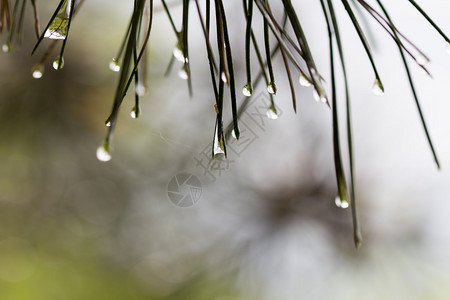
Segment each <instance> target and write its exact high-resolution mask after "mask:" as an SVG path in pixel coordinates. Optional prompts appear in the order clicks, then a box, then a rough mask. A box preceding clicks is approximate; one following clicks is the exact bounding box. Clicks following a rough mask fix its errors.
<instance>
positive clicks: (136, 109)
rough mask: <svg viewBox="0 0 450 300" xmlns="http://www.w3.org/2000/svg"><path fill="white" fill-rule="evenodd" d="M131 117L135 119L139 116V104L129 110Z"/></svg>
mask: <svg viewBox="0 0 450 300" xmlns="http://www.w3.org/2000/svg"><path fill="white" fill-rule="evenodd" d="M130 114H131V117H132V118H133V119H137V118H139V116H140V115H141V109H140V108H139V106H135V107H133V109H132V110H131V113H130Z"/></svg>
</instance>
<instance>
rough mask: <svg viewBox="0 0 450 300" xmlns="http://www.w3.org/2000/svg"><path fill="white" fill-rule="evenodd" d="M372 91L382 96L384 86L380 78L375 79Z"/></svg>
mask: <svg viewBox="0 0 450 300" xmlns="http://www.w3.org/2000/svg"><path fill="white" fill-rule="evenodd" d="M372 91H373V93H374V94H375V95H377V96H384V87H383V84H382V83H381V81H380V80H378V78H377V79H375V82H374V84H373V87H372Z"/></svg>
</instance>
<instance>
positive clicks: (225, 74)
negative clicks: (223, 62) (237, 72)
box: [220, 72, 228, 83]
mask: <svg viewBox="0 0 450 300" xmlns="http://www.w3.org/2000/svg"><path fill="white" fill-rule="evenodd" d="M220 78H221V79H222V81H223V82H224V83H228V74H227V73H226V72H222V74H220Z"/></svg>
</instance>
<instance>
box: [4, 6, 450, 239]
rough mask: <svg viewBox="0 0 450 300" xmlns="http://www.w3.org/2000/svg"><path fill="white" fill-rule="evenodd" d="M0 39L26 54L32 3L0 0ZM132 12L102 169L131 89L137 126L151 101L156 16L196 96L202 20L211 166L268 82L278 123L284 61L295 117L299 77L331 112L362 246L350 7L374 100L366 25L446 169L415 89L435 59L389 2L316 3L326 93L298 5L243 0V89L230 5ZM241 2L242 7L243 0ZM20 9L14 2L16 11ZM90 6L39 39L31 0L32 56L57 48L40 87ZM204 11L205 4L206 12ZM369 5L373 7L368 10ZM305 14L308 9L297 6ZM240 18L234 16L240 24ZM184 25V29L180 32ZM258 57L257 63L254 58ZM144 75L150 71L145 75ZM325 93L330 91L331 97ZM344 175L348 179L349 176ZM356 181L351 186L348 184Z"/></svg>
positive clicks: (341, 194) (116, 67)
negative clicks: (345, 34)
mask: <svg viewBox="0 0 450 300" xmlns="http://www.w3.org/2000/svg"><path fill="white" fill-rule="evenodd" d="M0 1H1V2H0V5H1V6H0V31H6V32H7V40H6V42H5V43H4V44H3V46H2V50H3V51H4V52H10V51H11V49H12V48H13V47H14V46H15V45H20V44H21V41H22V30H23V23H24V16H25V11H26V9H27V3H28V0H16V1H14V0H0ZM133 1H134V6H133V12H132V15H131V18H130V22H129V25H128V27H127V29H126V33H125V36H124V38H123V41H122V43H121V46H120V47H119V51H118V53H117V55H116V57H114V58H113V59H112V61H111V63H110V66H109V67H110V69H111V70H112V71H114V72H118V73H119V79H118V84H117V89H116V93H115V96H114V101H113V107H112V110H111V113H110V115H109V117H108V118H107V120H106V122H105V124H106V126H107V134H106V137H105V140H104V141H103V142H102V143H101V146H100V147H99V148H98V149H97V157H98V159H99V160H101V161H108V160H110V159H111V143H112V138H113V133H114V129H115V127H116V124H117V119H118V114H119V110H120V107H121V104H122V102H123V100H124V98H125V96H126V94H127V92H128V91H129V90H130V87H132V86H133V87H134V99H135V105H134V108H133V109H132V111H131V116H132V117H133V118H138V117H139V115H140V102H139V98H140V97H141V96H142V95H144V94H145V93H146V90H147V84H146V81H147V78H146V72H145V69H146V68H145V67H144V66H145V65H146V63H147V59H146V53H147V51H146V49H147V48H148V47H147V46H148V44H149V37H150V34H151V31H152V22H153V16H154V13H155V12H156V11H164V12H165V13H166V14H167V17H168V18H169V21H170V25H171V27H172V29H173V34H174V36H175V37H176V41H177V42H176V45H175V47H174V50H173V56H172V58H171V61H170V63H169V67H168V71H170V69H171V68H172V66H173V64H174V62H175V61H178V62H180V63H181V69H180V71H179V73H178V74H179V76H180V77H181V78H183V79H185V80H186V81H187V87H188V90H189V93H190V94H192V83H191V67H190V61H189V24H190V18H195V19H197V20H198V21H199V22H200V24H201V28H202V34H203V41H204V46H205V48H206V56H207V59H208V67H209V71H210V77H211V85H212V88H213V92H214V99H215V103H214V106H215V111H216V121H215V130H214V137H213V146H212V149H211V151H212V157H213V158H214V157H216V156H217V155H225V156H226V154H227V150H226V141H227V139H228V138H230V136H233V137H234V138H236V139H239V135H240V133H239V117H240V115H241V114H242V113H243V111H244V110H245V109H246V106H247V104H248V103H249V99H250V97H251V96H252V93H253V89H254V87H255V86H256V85H257V84H259V83H260V81H263V82H264V83H265V85H266V87H267V93H268V94H269V96H270V101H271V105H270V106H269V107H268V110H267V116H268V117H269V118H272V119H275V118H277V110H276V105H275V102H274V97H273V95H275V94H276V93H277V86H276V83H275V76H274V70H273V69H274V68H273V66H272V58H273V56H274V55H277V54H278V53H280V54H281V56H282V61H283V67H284V69H285V71H286V75H287V80H288V83H289V86H290V90H291V96H292V106H293V110H294V111H296V109H297V104H296V94H295V80H294V79H293V78H294V77H295V78H298V81H299V84H300V85H301V86H304V87H312V89H313V95H314V98H315V99H316V101H318V102H323V103H325V104H326V105H328V106H329V107H330V108H331V110H332V120H333V122H332V123H333V145H334V161H335V170H336V180H337V190H338V191H337V197H336V204H337V205H338V206H340V207H343V208H347V207H349V206H350V207H351V209H352V216H353V225H354V240H355V244H356V246H359V245H360V243H361V236H360V230H359V225H358V220H357V213H356V196H355V188H354V178H353V177H354V176H353V164H354V163H353V151H352V148H353V147H352V130H351V127H352V126H351V110H350V92H349V90H350V87H349V85H350V82H348V79H347V72H348V70H347V69H346V64H345V60H344V51H345V45H344V44H343V43H342V39H341V32H340V27H339V20H338V17H337V15H336V13H335V11H336V10H335V6H336V5H343V7H344V8H345V11H346V13H347V17H348V18H349V19H350V20H351V23H352V24H353V27H354V30H355V33H356V34H357V36H358V37H359V40H360V42H361V44H362V45H363V48H364V51H365V53H366V54H367V59H368V60H369V61H370V64H371V67H372V70H373V74H374V85H373V91H374V93H375V94H377V95H383V94H384V88H383V83H382V78H381V77H380V75H379V72H378V69H377V64H376V61H375V58H374V56H373V54H372V51H371V47H370V45H369V42H368V39H367V38H366V34H367V33H366V32H365V30H364V28H363V26H361V24H360V21H359V20H360V18H361V17H369V18H373V19H374V20H375V21H376V23H378V25H379V27H380V29H382V30H383V31H385V32H386V34H388V35H389V36H390V37H391V38H392V39H393V41H394V42H395V44H396V45H397V47H398V50H399V53H400V56H401V59H402V61H403V64H404V68H405V71H406V75H407V79H408V81H409V84H410V88H411V91H412V96H413V98H414V101H415V105H416V106H417V109H418V111H419V115H420V119H421V122H422V124H423V128H424V130H425V133H426V137H427V140H428V143H429V145H430V148H431V151H432V154H433V156H434V159H435V162H436V164H437V166H438V168H439V161H438V158H437V155H436V151H435V149H434V147H433V143H432V141H431V138H430V134H429V132H428V129H427V126H426V123H425V119H424V116H423V114H422V110H421V108H420V104H419V99H418V97H417V93H416V88H415V86H414V82H413V78H412V75H411V71H410V66H409V63H408V60H409V61H412V62H414V63H416V64H417V65H418V66H419V67H420V68H422V69H423V70H424V71H425V72H426V73H428V74H429V72H428V70H427V68H426V63H427V62H428V61H429V59H428V57H427V56H426V55H425V54H424V52H422V51H421V50H420V49H419V48H418V47H416V46H415V45H414V43H413V42H412V41H410V40H409V39H408V38H407V37H406V36H405V35H403V34H402V33H401V31H399V30H398V28H397V27H396V25H395V23H394V21H393V19H392V18H391V16H390V15H389V13H388V11H387V9H386V8H385V6H384V4H383V2H382V1H381V0H373V1H366V0H334V1H333V0H316V1H319V2H320V5H321V8H322V11H323V17H324V22H325V23H326V25H327V30H328V40H329V43H328V44H329V55H330V71H331V72H330V74H331V78H330V79H329V80H327V81H328V82H330V86H325V80H324V78H323V77H322V76H321V75H320V71H319V70H318V69H317V67H316V63H315V61H314V57H313V53H312V52H311V50H310V47H309V45H308V39H307V33H305V32H304V30H303V27H302V23H301V20H300V18H299V16H298V15H297V13H296V9H295V7H294V5H293V3H292V1H291V0H270V1H269V0H242V8H243V10H242V13H243V16H244V18H245V21H246V27H245V31H244V30H243V31H242V32H239V34H242V39H244V40H245V49H243V51H241V53H242V52H244V53H245V62H246V67H245V73H246V82H244V83H240V84H239V83H237V82H236V79H235V73H236V70H235V68H234V65H233V55H234V54H235V53H236V51H235V52H233V51H232V47H231V44H230V34H231V33H230V32H229V30H228V22H229V18H228V17H229V16H230V13H229V12H227V11H226V9H225V6H224V3H223V2H224V0H212V1H211V0H203V1H200V0H178V1H172V2H171V3H166V0H158V1H157V2H158V3H155V1H153V0H133ZM235 1H239V0H235ZM404 1H405V5H412V6H413V7H414V8H415V9H416V10H417V12H418V14H420V15H422V16H423V17H424V18H425V19H426V20H427V21H428V22H429V24H430V25H431V26H432V27H433V28H434V29H435V30H436V32H437V34H438V35H440V36H441V37H442V38H443V39H444V40H445V41H446V42H447V43H448V44H449V46H450V39H449V38H448V37H447V36H446V35H445V34H444V32H443V31H442V30H441V29H440V28H439V27H438V26H437V25H436V24H435V22H433V20H432V19H431V18H430V17H429V16H428V15H427V14H426V12H425V11H424V10H423V9H422V8H421V7H420V6H419V5H418V4H417V2H416V1H414V0H404ZM11 2H14V3H11ZM83 2H84V0H61V1H60V2H59V4H58V6H57V7H56V9H55V12H54V14H53V15H52V17H51V18H50V20H48V22H47V25H46V27H45V28H44V30H43V31H41V30H40V22H39V13H38V7H37V0H31V7H32V9H33V16H34V31H35V34H36V37H37V42H36V45H35V47H34V49H33V50H32V54H34V52H35V50H36V49H37V48H38V47H42V46H41V45H42V42H43V40H44V39H45V38H48V39H50V40H51V42H50V43H49V45H48V49H47V50H46V51H45V52H44V54H43V56H42V57H41V59H40V60H39V61H38V63H37V64H36V65H35V66H34V67H33V69H32V75H33V77H34V78H41V77H42V76H43V74H44V65H45V62H46V61H47V59H48V58H49V56H50V55H51V54H52V52H53V50H54V49H55V48H56V46H57V45H58V43H60V44H61V47H60V52H59V54H57V55H56V58H55V59H54V61H53V68H54V69H55V70H60V69H61V68H63V66H64V49H65V47H66V43H67V41H68V37H69V33H70V27H71V24H72V21H73V18H74V16H75V15H76V13H77V11H78V10H79V9H80V7H81V6H82V4H83ZM200 2H201V3H200ZM369 2H370V3H369ZM173 5H177V6H180V5H181V6H182V14H181V18H182V19H181V22H175V21H176V20H174V19H173V17H172V15H173V14H172V13H171V7H173ZM275 6H276V8H277V11H278V8H282V12H283V15H281V16H276V14H275V13H273V11H272V7H275ZM298 6H300V4H299V5H298ZM255 14H260V15H261V16H262V22H263V24H257V25H256V26H261V25H262V26H263V28H264V30H263V37H262V40H263V44H262V45H260V44H258V39H257V37H256V36H255V33H254V31H253V28H254V26H255V24H254V15H255ZM233 17H235V16H233ZM176 23H179V24H181V26H180V27H177V26H176ZM252 49H253V54H252ZM335 57H336V61H338V62H339V65H340V68H341V74H342V75H343V78H344V86H343V89H345V99H343V101H345V105H346V112H345V118H346V133H347V134H346V136H347V139H346V143H341V140H340V137H339V135H340V132H341V131H340V129H339V126H338V124H340V123H339V121H338V120H339V117H340V116H339V115H338V110H337V103H338V99H337V93H336V89H337V86H336V63H335ZM253 59H256V61H257V63H258V70H257V72H256V73H257V75H256V76H253V75H252V71H253V70H252V67H251V66H252V64H251V61H252V60H253ZM143 70H144V71H143ZM226 89H228V90H229V95H230V96H229V99H228V100H229V101H230V105H231V113H232V123H231V124H230V125H229V126H228V127H226V128H224V126H223V108H224V100H226V101H228V100H227V99H224V98H225V97H224V95H225V94H226V93H225V91H226ZM240 90H242V93H243V97H244V98H243V100H242V101H240V102H239V103H240V105H238V101H237V97H238V91H240ZM327 90H329V92H328V93H327ZM342 144H345V147H346V150H347V151H346V153H348V156H349V160H348V161H349V163H348V165H347V166H345V165H343V160H342V158H341V157H342V152H343V151H342V149H341V148H342ZM346 174H347V175H348V176H346ZM346 177H349V181H347V180H346Z"/></svg>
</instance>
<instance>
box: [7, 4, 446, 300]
mask: <svg viewBox="0 0 450 300" xmlns="http://www.w3.org/2000/svg"><path fill="white" fill-rule="evenodd" d="M125 2H130V3H125ZM131 2H132V1H110V0H108V1H106V0H102V1H100V0H97V1H86V3H85V5H84V7H83V9H82V10H81V11H80V13H79V14H78V16H77V18H76V19H75V21H74V23H73V27H72V31H71V34H70V39H69V41H68V47H67V50H66V56H65V61H66V63H65V67H64V69H63V70H61V71H58V72H56V71H54V70H52V68H51V60H52V59H50V61H49V62H48V63H47V65H46V68H47V70H46V72H45V75H44V77H43V78H42V79H40V80H36V79H33V78H32V76H31V72H30V69H31V68H32V66H33V65H34V64H35V63H36V61H37V57H33V58H30V56H29V53H30V50H31V48H32V46H33V44H34V42H35V39H34V36H33V34H32V23H31V22H28V23H27V24H25V31H26V35H25V38H24V44H23V45H22V47H20V48H17V47H16V48H14V49H13V52H12V53H9V54H5V53H2V54H1V55H0V66H1V67H0V70H1V71H0V139H1V141H0V299H2V300H16V299H33V300H34V299H37V300H39V299H46V300H48V299H213V300H232V299H243V300H246V299H387V300H388V299H396V300H398V299H430V300H435V299H436V300H437V299H448V298H449V297H450V256H449V254H448V253H450V226H449V225H450V221H448V216H450V205H449V200H450V184H449V182H450V172H449V171H448V170H449V166H450V142H449V139H448V132H449V130H450V120H449V118H448V114H449V112H450V105H449V91H448V89H449V85H448V83H449V82H450V56H448V55H447V53H446V44H445V42H444V41H443V40H442V39H441V38H440V37H439V36H438V35H437V33H436V32H435V31H433V30H432V28H431V27H430V26H429V24H428V23H427V22H426V21H425V20H424V19H423V18H422V17H421V16H420V15H419V14H418V13H417V12H416V11H415V10H414V9H413V8H412V7H411V6H410V5H409V4H408V1H406V0H405V1H400V0H399V1H389V3H386V6H387V7H388V8H389V9H390V11H391V15H392V17H393V18H394V21H396V23H397V24H398V27H399V28H400V29H401V31H402V32H403V33H404V34H405V35H406V36H408V37H410V38H411V39H412V40H413V41H414V42H415V43H416V44H417V45H418V46H419V47H420V48H422V49H423V50H424V51H425V53H427V54H428V55H429V56H430V57H431V59H432V61H431V63H430V64H429V65H428V67H429V69H430V71H431V73H432V74H433V79H431V78H429V77H428V76H426V75H424V74H422V73H421V72H420V70H419V69H418V68H417V67H415V66H413V67H412V69H413V75H414V80H415V82H416V85H417V88H418V94H419V97H420V99H421V103H422V105H423V110H424V113H425V117H426V119H427V122H428V125H429V129H430V131H431V135H432V139H433V141H434V143H435V146H436V148H437V152H438V155H439V158H440V160H441V165H442V170H440V171H438V170H437V169H436V167H435V165H434V164H433V159H432V156H431V152H430V150H429V149H428V145H427V143H426V138H425V134H424V132H423V130H422V128H421V123H420V120H419V115H418V113H417V109H416V107H415V104H414V102H413V101H414V100H413V98H412V95H411V92H410V90H409V89H408V83H407V78H406V74H405V72H404V70H403V69H402V65H401V60H400V56H399V54H398V51H397V49H396V45H395V44H394V43H393V42H392V41H391V40H390V38H389V37H388V36H387V35H386V34H385V33H384V32H382V30H380V29H379V27H378V26H377V24H375V23H374V22H372V21H370V20H369V21H368V25H369V26H370V27H371V28H372V31H371V36H370V37H371V42H372V45H373V46H374V51H375V56H376V61H377V63H378V65H379V68H380V73H381V76H382V78H384V85H385V88H386V95H385V96H384V97H377V96H375V95H374V94H373V93H372V92H371V88H372V84H373V79H374V78H373V75H372V73H371V70H370V65H369V62H368V60H367V58H366V56H365V55H364V52H363V48H362V47H361V45H360V44H359V43H358V39H357V36H356V34H355V32H354V30H353V29H352V28H351V24H349V20H348V18H347V16H346V15H345V11H343V9H342V7H341V5H340V2H339V1H335V2H336V7H338V17H339V20H340V23H341V26H342V35H343V38H344V41H345V46H344V47H345V57H346V60H347V63H348V69H349V78H350V82H351V96H352V101H353V120H354V128H353V131H354V143H355V145H354V147H355V162H356V170H355V172H356V183H357V195H358V199H359V203H358V208H359V215H360V220H361V224H362V233H363V238H364V245H363V247H362V248H361V249H359V250H355V249H354V247H353V242H352V231H351V230H352V229H351V216H350V211H349V210H343V209H340V208H338V207H336V206H335V204H334V196H335V193H336V186H335V179H334V167H333V153H332V138H331V111H330V110H329V109H328V108H327V107H326V106H325V105H323V104H318V103H316V102H315V101H314V100H313V98H312V90H311V89H306V88H301V87H300V86H298V90H297V92H298V113H297V114H294V112H293V110H292V104H291V100H290V93H289V89H288V86H287V84H286V78H285V74H284V73H283V71H282V70H281V69H278V70H277V72H276V77H277V78H278V80H277V81H278V82H277V85H278V90H279V93H278V95H277V96H276V97H275V100H276V103H277V105H278V107H279V109H280V112H282V113H280V116H279V118H278V119H277V120H269V119H264V123H263V125H262V126H259V127H257V126H256V125H254V124H253V123H252V122H253V121H252V120H253V119H252V116H253V117H255V115H252V114H251V112H256V111H257V110H258V109H260V110H261V111H264V101H265V99H266V98H265V97H264V96H263V94H261V93H262V92H263V91H264V87H262V86H259V87H258V88H257V89H256V91H255V95H257V97H255V102H253V104H252V105H251V106H250V108H249V113H248V114H246V115H244V117H243V121H244V123H246V124H247V125H248V127H246V129H247V131H246V132H244V133H243V136H244V137H248V138H250V137H253V139H252V140H251V142H248V143H247V144H246V145H243V144H240V145H239V144H236V142H234V143H235V144H232V146H231V148H233V149H238V151H235V152H232V151H230V155H229V158H228V163H227V164H223V163H221V164H215V165H212V166H211V168H210V169H208V170H209V172H210V173H208V172H205V170H204V169H203V168H202V167H201V166H200V165H199V160H201V161H202V162H205V163H207V158H206V156H205V155H204V154H203V153H204V150H205V149H209V148H207V147H208V145H210V143H211V140H212V137H213V130H214V122H215V113H214V108H213V104H214V102H213V94H212V90H211V87H210V85H209V82H210V79H209V75H208V68H207V62H206V56H205V49H204V44H203V43H202V42H201V32H200V30H199V24H198V21H197V19H196V17H195V16H196V15H195V14H194V11H192V20H191V27H192V34H191V49H190V52H191V55H192V57H191V64H192V68H193V71H192V80H193V83H194V96H193V97H192V98H189V96H188V92H187V88H186V84H185V82H184V81H183V80H181V79H180V78H178V76H177V71H178V69H177V68H179V67H180V66H177V65H175V67H174V70H173V71H172V73H171V74H170V75H169V76H168V77H167V78H164V77H163V74H164V72H165V69H166V66H167V63H168V62H169V59H170V55H171V52H172V49H173V46H174V45H175V43H176V40H175V38H174V36H173V33H172V32H171V30H170V27H169V23H168V21H167V17H166V15H165V14H164V13H163V12H161V10H160V8H159V9H158V10H159V12H157V13H156V15H155V20H154V28H153V33H152V38H151V41H150V57H149V64H148V72H149V82H148V94H147V95H146V96H145V97H143V99H142V117H141V118H139V119H138V120H133V119H131V117H130V110H131V108H132V107H133V104H134V103H133V99H132V98H131V97H130V98H127V99H126V100H125V102H124V104H123V106H122V111H121V115H120V119H119V124H118V127H117V132H116V135H115V139H114V152H113V159H112V161H110V162H108V163H102V162H99V161H98V160H97V159H96V157H95V150H96V148H97V146H98V145H99V144H100V143H101V141H102V140H103V138H104V135H105V133H106V128H105V126H104V121H105V119H106V117H107V116H108V113H109V111H110V109H111V106H112V100H113V96H114V91H115V84H116V82H117V79H118V78H117V74H115V73H112V72H111V71H110V70H109V69H108V64H109V61H110V59H111V58H112V57H113V56H115V55H116V51H117V49H118V47H119V45H120V42H121V39H122V36H123V34H124V32H125V28H126V25H127V22H128V18H129V16H130V14H131V9H132V6H131ZM417 2H418V3H419V4H420V5H422V7H423V8H424V9H425V10H426V11H427V12H429V14H430V15H431V16H432V17H433V19H434V20H435V21H436V23H437V24H440V25H441V27H442V29H444V31H446V32H450V22H449V19H448V14H449V13H450V3H449V2H448V1H444V0H433V1H425V0H423V1H417ZM56 3H57V1H46V2H45V3H40V5H41V11H40V15H41V19H42V23H45V22H46V20H48V18H49V17H50V15H51V13H52V7H55V6H56ZM155 3H156V5H157V6H158V7H160V3H159V2H158V1H156V2H155ZM171 3H174V6H173V8H174V10H173V12H174V15H175V16H179V14H180V12H181V7H180V6H179V5H177V1H172V2H171ZM272 6H273V7H274V9H277V6H276V4H275V3H274V4H272ZM296 6H297V7H298V14H299V17H300V20H301V22H302V24H303V25H304V27H305V31H306V33H307V36H308V38H309V40H310V43H311V48H312V50H313V53H314V55H315V58H316V60H317V63H318V65H319V70H321V72H322V73H323V76H324V77H325V78H328V76H329V72H328V64H329V62H328V54H327V51H328V46H327V37H326V27H325V23H324V19H323V16H322V14H321V10H320V6H319V1H298V2H296ZM192 8H194V7H192ZM226 9H227V11H228V12H229V21H230V34H231V36H232V43H233V48H234V49H233V50H234V53H235V54H234V55H235V65H236V69H238V70H240V71H239V72H238V74H237V76H238V81H237V82H238V86H240V85H241V84H242V85H243V84H244V81H245V74H244V71H243V70H244V63H243V53H244V47H243V42H242V40H243V31H242V28H243V27H242V26H243V24H244V20H243V17H242V13H241V11H242V8H241V3H240V1H227V3H226ZM28 16H29V17H30V18H31V15H28ZM255 20H256V21H255V22H259V21H260V20H261V18H260V17H257V18H256V19H255ZM261 27H262V26H261ZM257 31H258V30H257ZM1 38H2V41H5V39H6V35H5V33H3V35H2V36H1ZM40 54H42V53H40ZM40 54H38V57H39V55H40ZM55 56H56V54H55ZM51 58H52V57H51ZM275 62H276V64H279V65H280V64H281V60H280V57H277V58H276V59H275ZM339 80H340V81H342V78H340V79H339ZM341 96H343V91H342V90H341ZM226 106H229V105H226ZM227 109H228V111H229V108H227ZM342 112H343V110H342ZM227 117H228V120H229V114H227ZM252 124H253V125H252ZM260 125H261V124H260ZM251 130H253V135H251ZM233 145H234V146H233ZM207 151H209V150H207ZM182 172H185V173H189V174H192V175H194V176H195V177H197V178H198V179H199V180H200V182H201V185H202V187H201V188H202V193H201V196H200V199H199V200H198V202H197V203H195V205H193V206H191V207H188V208H181V207H179V206H176V205H174V204H173V203H172V202H171V201H170V200H169V197H168V184H169V182H170V180H171V179H172V178H173V177H174V176H175V175H177V174H179V173H182ZM211 174H214V177H213V176H211ZM184 191H185V190H183V192H184Z"/></svg>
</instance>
